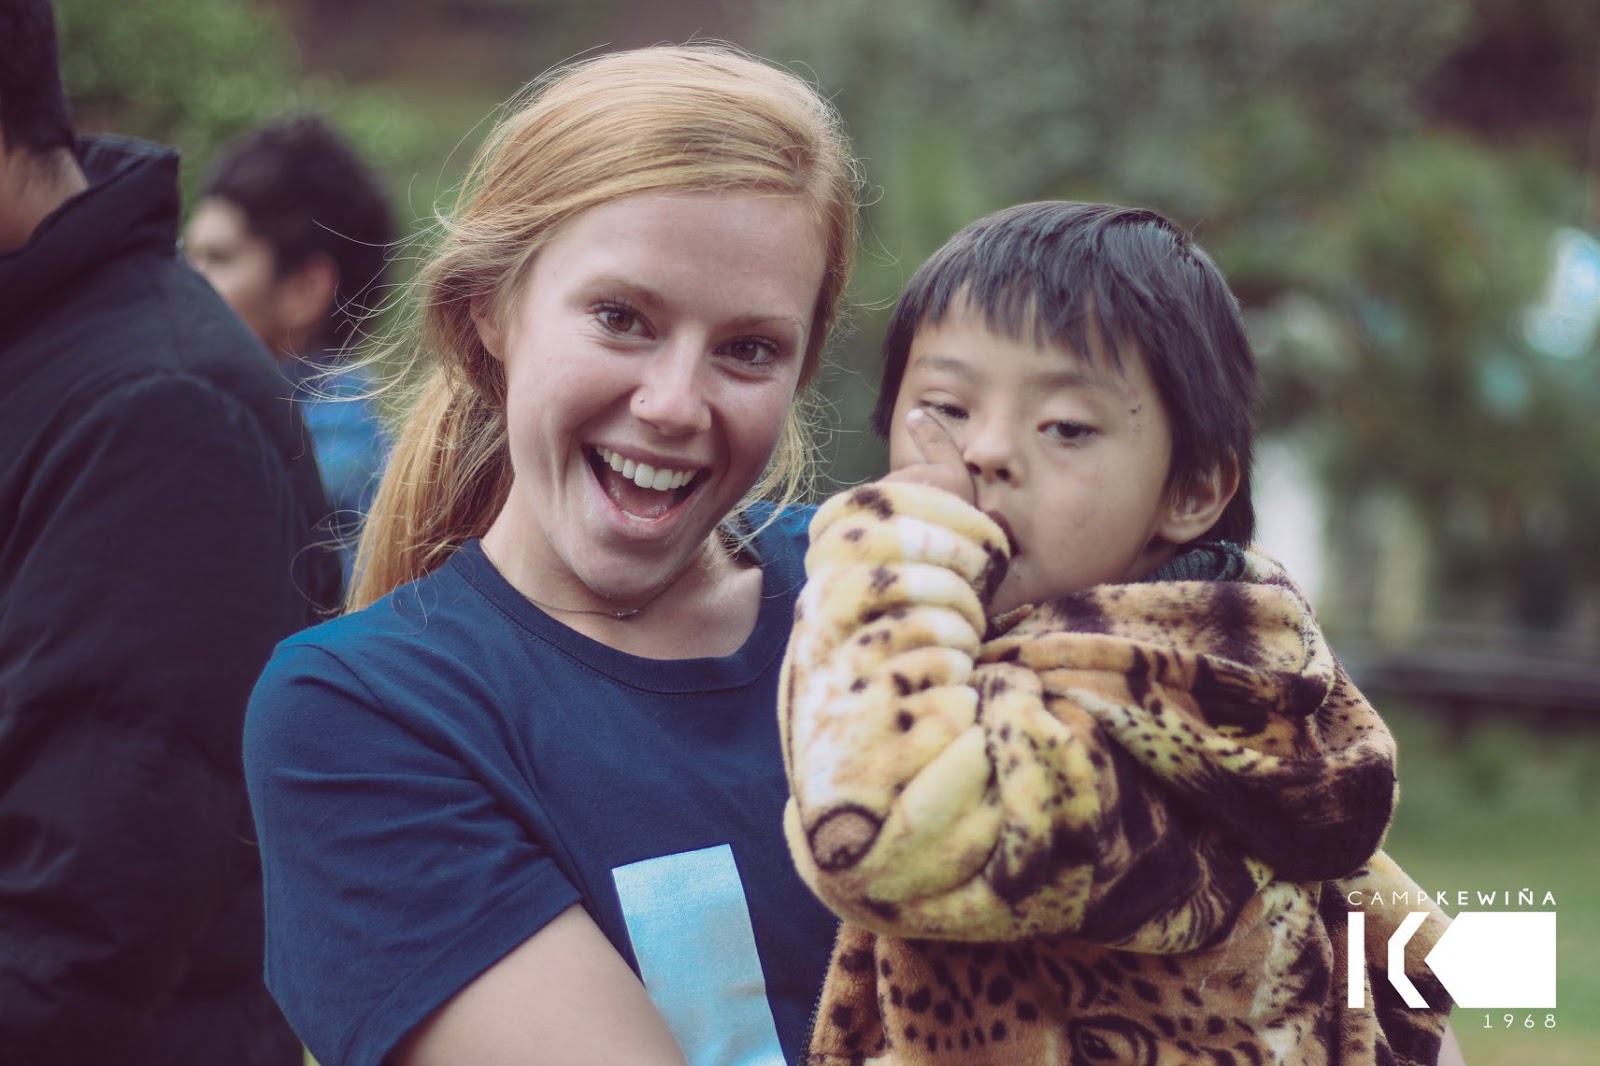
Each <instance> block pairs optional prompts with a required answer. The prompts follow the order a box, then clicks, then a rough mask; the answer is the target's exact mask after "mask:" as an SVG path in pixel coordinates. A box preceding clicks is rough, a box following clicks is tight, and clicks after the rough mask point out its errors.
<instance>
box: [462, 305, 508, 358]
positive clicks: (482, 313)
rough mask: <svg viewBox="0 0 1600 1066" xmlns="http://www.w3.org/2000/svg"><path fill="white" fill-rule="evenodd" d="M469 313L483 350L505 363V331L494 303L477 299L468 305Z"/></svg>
mask: <svg viewBox="0 0 1600 1066" xmlns="http://www.w3.org/2000/svg"><path fill="white" fill-rule="evenodd" d="M468 313H469V314H471V315H472V325H473V327H474V328H475V329H477V331H478V341H479V343H481V344H482V345H483V350H484V351H486V352H488V353H489V354H490V355H492V356H494V357H495V358H496V359H498V360H500V361H501V362H502V363H503V362H505V355H504V354H503V353H504V342H505V330H504V329H502V328H501V326H500V316H499V315H497V314H495V313H494V309H493V307H492V301H490V300H489V299H487V298H485V297H475V298H474V299H473V301H472V303H471V304H470V305H468Z"/></svg>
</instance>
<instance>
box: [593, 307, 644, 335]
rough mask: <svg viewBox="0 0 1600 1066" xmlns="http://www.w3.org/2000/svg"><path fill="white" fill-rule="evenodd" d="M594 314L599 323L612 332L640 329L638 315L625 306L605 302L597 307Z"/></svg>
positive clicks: (627, 331)
mask: <svg viewBox="0 0 1600 1066" xmlns="http://www.w3.org/2000/svg"><path fill="white" fill-rule="evenodd" d="M594 314H595V317H596V318H597V319H599V320H600V324H601V325H602V326H604V327H605V328H606V329H607V330H609V331H611V332H612V333H637V332H638V331H639V329H640V322H639V316H638V315H637V314H635V313H634V312H633V311H630V310H628V309H627V308H626V307H619V306H617V305H615V304H605V305H602V306H601V307H599V308H597V309H596V310H595V313H594Z"/></svg>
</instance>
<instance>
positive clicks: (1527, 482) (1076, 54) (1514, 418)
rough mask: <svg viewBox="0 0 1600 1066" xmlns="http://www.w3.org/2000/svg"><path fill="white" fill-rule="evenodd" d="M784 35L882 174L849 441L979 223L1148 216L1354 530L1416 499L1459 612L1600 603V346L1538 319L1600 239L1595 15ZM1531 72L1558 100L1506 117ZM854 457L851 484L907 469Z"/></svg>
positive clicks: (948, 18) (1419, 13) (849, 457)
mask: <svg viewBox="0 0 1600 1066" xmlns="http://www.w3.org/2000/svg"><path fill="white" fill-rule="evenodd" d="M761 27H762V42H761V47H762V48H763V49H764V50H765V51H767V52H768V53H769V54H772V55H774V56H778V57H782V58H784V59H789V60H795V61H798V63H797V65H801V66H809V67H810V68H812V69H813V70H814V71H815V73H816V77H817V80H818V82H819V83H820V84H821V85H823V86H825V87H826V88H827V89H828V90H830V91H831V92H833V94H834V99H835V102H836V103H837V104H838V106H839V107H840V109H841V111H842V112H843V113H844V116H845V119H846V121H847V123H848V124H849V126H850V130H851V133H852V136H853V137H854V139H855V141H856V143H857V146H858V148H859V150H860V151H861V153H862V154H863V156H864V157H865V159H866V165H867V170H868V173H869V175H870V176H871V177H872V178H873V179H874V181H875V182H877V183H878V185H879V186H880V187H881V189H880V192H879V195H878V196H877V198H876V202H875V203H874V205H873V206H872V208H871V209H870V211H869V215H868V218H869V227H870V228H869V234H870V239H871V240H872V241H875V242H876V244H877V247H874V246H873V245H872V244H869V247H868V248H867V252H868V255H867V259H866V263H865V269H864V270H863V274H862V278H861V284H860V289H861V293H862V296H863V298H864V300H865V302H866V303H867V304H868V306H869V310H868V311H867V312H865V313H864V314H863V315H862V316H861V322H860V327H861V328H860V329H859V330H858V332H857V335H856V337H855V338H854V341H853V343H851V344H850V345H849V347H848V348H847V350H846V351H845V352H843V353H842V358H843V362H844V363H845V365H846V371H845V373H844V374H843V375H842V376H840V377H837V378H835V379H834V381H833V382H831V383H830V385H829V387H830V388H832V389H834V390H836V392H837V395H836V400H835V402H836V406H837V407H838V408H839V410H840V412H841V414H842V416H843V417H844V418H846V419H847V421H846V422H845V424H846V425H852V424H855V425H859V424H860V422H859V421H853V420H855V419H858V418H859V417H860V413H861V412H863V411H865V410H867V409H868V407H869V405H870V400H863V399H862V398H860V397H858V396H857V395H855V390H857V389H859V388H860V387H861V383H862V382H863V381H866V382H870V381H871V380H873V379H874V378H875V371H876V364H877V356H876V350H875V346H876V343H877V341H878V339H879V337H880V336H881V323H882V319H883V317H885V316H884V314H883V312H882V310H881V308H882V307H883V305H884V304H886V303H888V302H890V301H892V299H893V296H894V293H895V290H896V289H897V288H898V286H899V285H900V284H901V283H902V282H903V280H904V278H905V277H906V276H907V275H909V273H910V272H911V270H913V269H914V268H915V266H916V265H917V263H919V262H920V261H921V260H922V258H923V257H925V256H926V255H927V254H928V253H929V252H930V251H931V250H932V249H933V248H934V247H936V246H937V245H938V244H939V243H940V242H942V241H943V240H944V239H945V238H946V237H948V236H949V235H950V234H951V233H952V232H954V231H955V230H956V229H957V228H959V227H960V226H961V225H963V224H965V223H966V222H968V221H970V220H971V219H972V218H974V217H975V216H977V215H978V214H981V213H983V212H985V211H988V210H992V209H994V208H997V207H1000V206H1003V205H1005V204H1008V203H1013V202H1017V201H1021V200H1029V199H1044V198H1067V199H1107V200H1114V201H1119V202H1128V203H1138V204H1145V205H1149V206H1153V207H1156V208H1157V209H1159V210H1161V211H1163V212H1165V213H1167V214H1169V215H1171V216H1172V217H1174V218H1175V219H1177V220H1179V221H1180V222H1181V223H1183V224H1185V225H1187V226H1190V227H1191V228H1192V229H1194V231H1195V232H1196V235H1197V236H1198V238H1199V239H1200V240H1201V242H1202V243H1203V244H1205V245H1206V247H1207V248H1208V249H1210V250H1211V252H1212V254H1213V255H1214V256H1215V257H1216V258H1217V260H1218V262H1219V263H1220V264H1221V265H1222V266H1223V268H1224V270H1225V271H1226V272H1227V274H1228V276H1229V279H1230V282H1231V283H1232V285H1233V287H1234V289H1235V291H1236V292H1237V293H1238V294H1239V295H1240V298H1241V300H1242V302H1243V303H1244V305H1245V307H1246V309H1247V312H1248V313H1249V317H1250V319H1251V322H1252V328H1253V331H1254V332H1255V333H1256V334H1257V335H1258V347H1259V351H1260V354H1261V358H1262V362H1263V371H1264V374H1265V376H1266V378H1267V382H1268V386H1269V388H1268V402H1267V404H1266V406H1265V409H1264V411H1263V419H1262V428H1263V432H1265V433H1273V432H1279V433H1281V432H1289V431H1291V430H1292V431H1293V432H1294V433H1295V434H1296V436H1297V437H1298V438H1299V439H1301V440H1302V441H1303V442H1310V444H1311V445H1312V452H1313V455H1314V456H1315V458H1316V460H1317V461H1318V463H1319V464H1320V474H1321V476H1322V478H1323V479H1324V488H1325V489H1326V490H1327V492H1328V498H1329V499H1331V500H1336V501H1339V504H1338V506H1337V508H1336V510H1337V511H1338V512H1339V513H1338V515H1336V517H1343V516H1345V515H1356V514H1359V513H1360V509H1359V508H1356V507H1354V506H1349V505H1350V504H1353V503H1354V502H1355V501H1359V500H1360V499H1362V498H1363V497H1374V496H1398V497H1399V498H1401V499H1403V500H1404V501H1406V502H1407V504H1408V508H1409V510H1410V511H1411V512H1412V513H1413V515H1414V516H1415V520H1416V521H1417V522H1418V523H1420V524H1421V526H1422V528H1423V531H1424V537H1425V539H1426V542H1427V543H1428V545H1429V547H1430V549H1431V550H1433V551H1434V552H1435V553H1436V557H1435V558H1434V559H1433V560H1432V562H1433V566H1434V570H1433V573H1432V574H1431V590H1430V591H1431V597H1432V601H1433V602H1432V603H1431V613H1432V614H1433V615H1434V616H1435V617H1443V616H1450V617H1459V616H1458V615H1457V614H1456V612H1457V611H1459V610H1463V609H1466V608H1467V607H1472V608H1474V609H1480V608H1481V611H1480V613H1482V614H1483V615H1484V616H1485V619H1486V620H1492V621H1495V622H1499V623H1505V622H1514V623H1518V624H1535V625H1550V626H1554V625H1557V624H1560V622H1561V621H1562V619H1563V615H1564V612H1565V611H1567V609H1569V608H1570V607H1572V606H1573V604H1574V602H1575V596H1574V593H1575V592H1578V591H1581V590H1584V589H1587V590H1589V594H1590V595H1593V594H1594V590H1595V589H1596V588H1597V586H1600V555H1597V553H1595V552H1594V551H1593V536H1594V530H1595V529H1596V528H1600V521H1597V518H1600V515H1597V514H1596V508H1597V505H1596V502H1595V501H1596V500H1597V499H1600V439H1597V432H1600V431H1597V429H1596V424H1595V419H1594V417H1593V412H1595V411H1596V410H1600V372H1597V362H1600V352H1591V353H1590V354H1589V355H1588V356H1586V357H1580V358H1574V359H1554V358H1551V357H1549V356H1547V355H1545V354H1543V353H1540V352H1537V351H1535V350H1533V349H1532V348H1531V347H1530V346H1529V344H1528V343H1527V341H1526V340H1525V338H1524V337H1523V335H1522V333H1521V329H1520V321H1521V314H1522V311H1523V310H1524V309H1525V308H1526V307H1527V306H1528V305H1529V304H1530V303H1532V302H1533V301H1534V299H1535V296H1536V294H1537V291H1538V289H1539V288H1540V287H1541V286H1542V285H1543V283H1544V282H1545V280H1546V277H1547V274H1548V271H1549V269H1550V266H1551V244H1550V242H1551V238H1552V235H1553V233H1554V231H1555V230H1556V229H1557V228H1558V227H1560V226H1563V225H1573V224H1576V223H1578V222H1579V221H1580V220H1581V215H1582V203H1583V185H1582V175H1581V174H1580V172H1579V165H1580V164H1582V163H1583V161H1584V155H1585V153H1584V147H1585V145H1586V130H1587V122H1585V121H1582V119H1584V118H1588V119H1591V120H1592V117H1593V114H1594V108H1595V106H1596V100H1595V89H1596V86H1595V84H1594V81H1593V79H1594V70H1595V65H1594V64H1595V58H1596V55H1597V54H1600V12H1597V11H1596V9H1595V7H1594V5H1593V4H1592V3H1591V2H1590V0H1539V2H1537V3H1530V4H1519V3H1513V2H1511V0H1479V2H1477V3H1460V2H1457V0H1340V2H1338V3H1326V2H1313V0H1218V2H1216V3H1211V4H1204V5H1199V4H1188V3H1184V2H1182V0H1060V2H1047V0H916V2H912V0H899V2H896V0H813V2H812V3H809V4H805V5H798V4H788V3H778V2H772V0H769V2H768V3H767V4H765V5H764V7H763V17H762V22H761ZM1521 42H1536V46H1535V45H1529V46H1527V47H1523V46H1522V44H1521ZM1529 56H1534V57H1536V61H1537V63H1538V64H1539V65H1540V67H1541V70H1529V69H1527V64H1528V62H1529V59H1528V57H1529ZM1491 75H1492V76H1495V77H1498V78H1500V81H1499V82H1498V83H1491V84H1481V85H1480V84H1478V83H1477V81H1474V80H1473V79H1474V78H1476V79H1479V80H1483V79H1487V78H1489V77H1490V76H1491ZM1558 75H1559V76H1558ZM1585 76H1586V77H1585ZM1585 81H1586V82H1587V84H1581V83H1582V82H1585ZM1463 83H1470V84H1471V85H1472V87H1473V89H1474V92H1473V94H1472V97H1471V99H1467V98H1465V97H1463V96H1462V95H1461V94H1460V93H1457V92H1453V91H1452V86H1460V85H1462V84H1463ZM1506 83H1512V84H1542V85H1546V86H1547V89H1548V94H1550V95H1554V96H1557V97H1559V99H1548V98H1546V99H1542V100H1539V101H1534V100H1526V99H1524V100H1520V101H1517V102H1515V103H1509V104H1508V103H1502V104H1500V106H1499V109H1498V110H1497V111H1495V112H1494V114H1493V115H1492V116H1491V115H1489V114H1488V113H1487V112H1485V110H1484V108H1485V106H1486V105H1484V104H1483V103H1482V101H1495V100H1497V99H1499V96H1500V95H1503V94H1497V88H1498V86H1501V85H1504V84H1506ZM1524 115H1525V116H1527V117H1528V119H1529V121H1528V124H1527V126H1526V128H1522V127H1518V126H1517V125H1516V121H1515V120H1516V116H1524ZM1575 116H1576V118H1575ZM1491 119H1492V124H1491ZM1485 124H1489V125H1485ZM1449 129H1455V130H1458V131H1459V132H1457V133H1454V134H1452V133H1450V132H1449ZM1508 130H1516V131H1517V133H1518V134H1519V136H1517V137H1515V138H1513V137H1511V136H1510V134H1509V133H1508ZM1490 136H1492V137H1493V142H1492V143H1491V142H1490V141H1489V140H1488V138H1489V137H1490ZM874 253H876V254H874ZM850 447H851V445H850V444H849V443H847V445H846V450H845V453H842V454H841V455H840V457H839V459H838V461H837V462H836V463H835V471H836V473H838V474H841V475H842V476H843V477H844V478H845V479H846V480H850V479H854V478H857V477H862V476H868V475H870V474H872V473H873V472H874V471H875V470H877V469H879V466H878V464H879V463H881V461H882V457H881V450H879V449H876V448H873V447H857V448H856V449H855V450H854V451H853V452H851V451H850ZM1332 532H1333V534H1334V537H1335V541H1336V543H1335V548H1336V550H1337V548H1338V547H1339V543H1338V542H1339V540H1340V538H1341V536H1342V535H1343V534H1348V533H1349V531H1348V530H1341V528H1340V527H1339V526H1338V525H1337V524H1336V525H1335V527H1334V529H1333V531H1332ZM1343 539H1344V541H1345V542H1346V543H1353V542H1354V541H1353V540H1352V538H1350V537H1348V536H1345V537H1343ZM1343 563H1344V564H1346V565H1350V566H1351V568H1352V570H1353V571H1356V572H1352V573H1350V574H1349V575H1348V578H1347V577H1346V576H1344V575H1342V576H1341V578H1340V583H1348V582H1349V581H1353V582H1354V583H1356V584H1359V578H1360V577H1361V574H1360V573H1359V570H1360V567H1361V563H1362V561H1361V560H1360V559H1359V558H1346V559H1345V560H1343ZM1334 565H1335V566H1336V567H1337V566H1338V565H1340V563H1339V562H1337V561H1336V562H1335V564H1334ZM1335 591H1336V592H1337V590H1335Z"/></svg>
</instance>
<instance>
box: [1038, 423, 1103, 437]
mask: <svg viewBox="0 0 1600 1066" xmlns="http://www.w3.org/2000/svg"><path fill="white" fill-rule="evenodd" d="M1094 431H1095V430H1094V427H1093V426H1086V425H1084V424H1083V423H1082V422H1051V423H1049V424H1047V425H1046V426H1045V427H1044V435H1045V436H1047V437H1053V438H1054V439H1056V440H1063V441H1075V440H1083V439H1084V438H1085V437H1087V436H1089V435H1090V434H1092V433H1094Z"/></svg>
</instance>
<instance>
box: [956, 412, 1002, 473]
mask: <svg viewBox="0 0 1600 1066" xmlns="http://www.w3.org/2000/svg"><path fill="white" fill-rule="evenodd" d="M961 457H962V459H963V460H964V461H965V462H966V464H967V472H968V473H970V474H971V475H972V476H973V477H974V478H976V479H977V480H979V481H980V482H981V481H1007V482H1009V481H1012V480H1014V479H1015V477H1016V456H1015V452H1014V449H1013V446H1012V440H1011V432H1010V429H1009V428H1008V427H1007V426H1006V425H1005V424H1004V420H1002V419H995V420H992V421H988V422H986V423H985V424H983V425H974V426H971V427H969V433H968V436H967V440H966V444H965V446H964V447H963V448H962V450H961Z"/></svg>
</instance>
